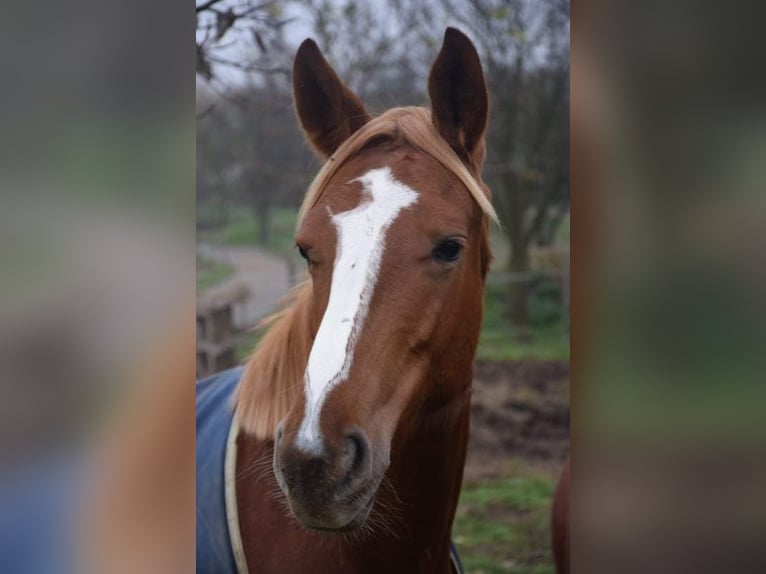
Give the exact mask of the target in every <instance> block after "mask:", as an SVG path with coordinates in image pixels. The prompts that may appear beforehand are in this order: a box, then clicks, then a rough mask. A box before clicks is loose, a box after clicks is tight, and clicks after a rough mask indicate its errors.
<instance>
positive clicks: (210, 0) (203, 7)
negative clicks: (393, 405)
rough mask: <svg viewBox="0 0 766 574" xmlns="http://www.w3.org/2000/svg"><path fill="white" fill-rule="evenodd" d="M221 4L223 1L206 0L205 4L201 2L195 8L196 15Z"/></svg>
mask: <svg viewBox="0 0 766 574" xmlns="http://www.w3.org/2000/svg"><path fill="white" fill-rule="evenodd" d="M221 2H223V0H207V2H203V3H202V4H200V5H199V6H197V14H199V13H200V12H204V11H205V10H210V8H212V7H213V6H215V5H216V4H220V3H221Z"/></svg>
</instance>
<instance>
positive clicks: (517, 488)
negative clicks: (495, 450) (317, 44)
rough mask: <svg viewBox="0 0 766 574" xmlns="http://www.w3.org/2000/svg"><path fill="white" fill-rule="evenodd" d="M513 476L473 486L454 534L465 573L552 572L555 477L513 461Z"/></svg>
mask: <svg viewBox="0 0 766 574" xmlns="http://www.w3.org/2000/svg"><path fill="white" fill-rule="evenodd" d="M515 466H516V470H515V471H514V473H513V474H514V476H512V477H508V478H503V479H499V480H496V481H492V482H488V483H478V484H469V485H465V486H464V487H463V491H462V493H461V496H460V503H459V505H458V510H457V514H456V516H455V522H454V525H453V529H452V537H453V540H454V542H455V544H456V546H457V548H458V552H459V553H460V557H461V560H462V561H463V565H464V566H465V570H466V572H467V574H479V573H483V574H500V573H504V574H506V573H511V574H553V572H554V569H553V565H552V562H551V557H550V539H549V537H550V534H549V524H550V504H551V499H552V497H553V491H554V487H555V481H554V478H553V477H552V476H549V475H547V474H543V473H542V472H539V471H532V470H530V469H525V468H522V467H520V466H519V465H515Z"/></svg>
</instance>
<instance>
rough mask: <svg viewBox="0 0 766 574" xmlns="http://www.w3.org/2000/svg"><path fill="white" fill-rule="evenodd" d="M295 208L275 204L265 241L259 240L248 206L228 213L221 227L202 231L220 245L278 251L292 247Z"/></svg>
mask: <svg viewBox="0 0 766 574" xmlns="http://www.w3.org/2000/svg"><path fill="white" fill-rule="evenodd" d="M297 217H298V211H297V210H296V209H292V208H284V207H278V208H274V210H273V214H272V218H273V219H272V235H271V242H270V243H269V244H268V245H261V244H260V223H259V221H258V218H257V217H255V214H254V213H253V212H252V210H250V209H246V208H241V209H238V210H236V211H234V212H233V213H231V214H230V215H229V218H228V221H227V222H226V223H225V224H224V225H222V226H221V227H219V228H217V229H214V230H208V231H205V232H204V233H202V234H201V235H202V236H203V238H204V239H206V240H207V241H210V242H212V243H218V244H223V245H255V246H259V247H263V248H264V249H267V250H269V251H271V252H273V253H277V254H280V255H283V254H287V253H291V252H293V251H294V244H295V222H296V220H297Z"/></svg>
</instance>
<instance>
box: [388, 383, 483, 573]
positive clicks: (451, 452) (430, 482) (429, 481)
mask: <svg viewBox="0 0 766 574" xmlns="http://www.w3.org/2000/svg"><path fill="white" fill-rule="evenodd" d="M465 389H466V390H465V392H461V393H460V395H459V396H455V397H453V398H452V399H450V400H449V401H447V402H443V403H440V404H439V405H438V406H435V407H434V408H433V410H428V409H427V410H426V412H421V413H419V414H416V415H414V416H415V417H417V418H418V423H419V424H418V425H417V427H416V428H415V430H414V432H413V433H412V434H411V435H409V437H408V439H407V440H406V441H403V442H402V444H401V446H399V447H398V448H397V449H396V450H395V452H393V453H392V460H391V466H390V467H389V470H388V473H387V475H386V476H387V481H388V483H389V488H390V489H391V490H394V491H395V492H396V495H397V496H398V499H399V500H397V501H396V502H394V506H398V508H399V512H400V513H401V519H400V520H401V523H402V524H401V528H402V530H403V532H402V535H401V536H400V538H399V539H398V540H399V543H401V539H406V540H412V541H413V542H414V548H415V551H416V552H418V553H419V560H430V561H432V562H433V565H432V566H433V567H432V568H428V567H426V566H425V565H424V566H423V571H425V572H430V571H436V572H439V571H442V570H441V569H440V568H439V567H438V564H440V563H441V562H443V561H444V560H446V561H447V564H446V565H445V567H446V570H444V571H449V566H448V562H449V560H448V557H449V545H450V537H451V530H452V521H453V519H454V516H455V510H456V508H457V502H458V498H459V496H460V487H461V485H462V480H463V467H464V465H465V457H466V450H467V445H468V434H469V425H470V392H469V391H470V379H469V380H468V381H466V386H465ZM382 496H383V497H388V496H390V495H389V493H388V492H386V491H385V490H384V491H383V492H382ZM386 502H387V501H386V500H385V498H384V500H383V504H385V503H386ZM394 525H395V526H394V527H395V528H396V522H394ZM382 551H383V550H382ZM403 567H404V569H407V568H408V567H409V568H412V564H411V563H409V564H404V565H403Z"/></svg>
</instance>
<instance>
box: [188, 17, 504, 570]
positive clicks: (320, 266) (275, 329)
mask: <svg viewBox="0 0 766 574" xmlns="http://www.w3.org/2000/svg"><path fill="white" fill-rule="evenodd" d="M293 94H294V100H295V107H296V112H297V117H298V120H299V123H300V125H301V127H302V129H303V131H304V134H305V137H306V139H307V140H308V142H309V144H310V145H311V147H312V148H313V149H314V150H315V152H316V153H317V155H318V156H319V157H320V158H321V159H322V160H324V164H323V166H322V167H321V169H320V171H319V173H318V175H317V176H316V178H315V179H314V180H313V182H312V183H311V185H310V187H309V188H308V190H307V193H306V195H305V198H304V201H303V204H302V206H301V209H300V212H299V216H298V224H297V235H296V247H297V249H298V251H299V252H300V254H301V256H302V257H303V258H304V259H305V261H306V266H307V269H308V279H307V280H306V282H304V283H302V284H300V285H298V286H297V287H296V288H295V289H294V291H293V293H292V294H291V296H290V298H289V301H288V302H287V303H286V304H285V306H284V307H283V309H282V310H281V311H279V312H278V313H277V314H276V315H275V316H273V317H271V318H270V319H269V320H267V326H268V330H267V331H266V333H265V335H264V336H263V338H262V339H261V341H260V343H259V344H258V346H257V347H256V349H255V351H254V352H253V354H252V355H251V356H250V357H249V359H248V360H247V362H246V364H245V365H244V366H243V367H240V368H238V369H235V370H233V371H229V372H227V373H224V374H223V375H219V376H215V377H213V378H212V379H209V380H207V381H202V382H201V383H198V389H197V394H198V423H197V425H198V428H197V431H198V435H197V436H198V439H197V467H198V477H197V530H198V533H197V536H198V539H197V548H198V554H197V568H198V571H200V572H225V571H237V572H240V573H242V572H259V573H283V572H285V573H300V574H322V573H329V572H333V573H364V574H375V573H378V572H380V573H383V572H418V573H429V574H446V573H449V572H453V571H460V566H459V559H457V558H456V556H455V553H454V551H453V549H452V545H451V541H450V535H451V528H452V522H453V519H454V516H455V511H456V507H457V502H458V496H459V494H460V487H461V482H462V476H463V467H464V463H465V457H466V449H467V443H468V433H469V417H470V397H471V384H472V373H473V360H474V355H475V351H476V346H477V343H478V338H479V330H480V326H481V321H482V312H483V293H484V287H485V279H486V275H487V271H488V268H489V265H490V262H491V258H492V256H491V252H490V245H489V237H488V235H489V225H490V223H491V222H492V221H497V217H496V215H495V212H494V210H493V208H492V204H491V197H490V192H489V189H488V187H487V186H486V185H485V184H484V182H483V181H482V177H481V172H482V165H483V162H484V158H485V130H486V127H487V116H488V95H487V89H486V85H485V81H484V75H483V71H482V66H481V62H480V59H479V56H478V54H477V51H476V49H475V47H474V45H473V44H472V43H471V41H470V40H469V39H468V37H467V36H465V35H464V34H463V33H462V32H460V31H459V30H456V29H454V28H448V29H447V30H446V32H445V34H444V39H443V43H442V46H441V49H440V51H439V54H438V56H437V57H436V60H435V61H434V63H433V65H432V68H431V71H430V75H429V78H428V95H429V99H430V109H428V108H424V107H398V108H392V109H389V110H388V111H386V112H384V113H382V114H380V115H378V116H376V117H372V116H371V115H370V114H369V113H368V112H367V111H366V109H365V107H364V105H363V104H362V102H361V100H360V99H359V98H358V97H357V96H356V95H355V94H354V93H353V92H352V91H351V90H350V89H349V88H348V87H347V86H345V85H344V84H343V82H342V81H341V80H340V78H339V77H338V75H337V74H336V72H335V71H334V70H333V68H332V67H331V66H330V64H329V63H328V62H327V60H326V59H325V57H324V56H323V55H322V53H321V51H320V49H319V47H318V46H317V44H316V43H315V42H314V41H313V40H311V39H307V40H305V41H304V42H303V43H302V44H301V45H300V47H299V49H298V51H297V53H296V56H295V60H294V65H293ZM203 396H208V397H214V398H213V399H212V402H211V404H212V403H216V402H217V403H220V404H223V403H227V404H228V401H233V405H234V406H233V408H232V410H231V413H230V414H227V415H218V414H216V413H217V412H219V411H214V409H212V408H210V409H207V410H206V408H205V407H203V408H202V411H204V412H203V414H202V418H203V419H204V418H205V417H208V415H209V417H208V418H210V419H211V421H212V422H211V423H210V424H207V423H205V422H201V419H200V410H199V409H200V400H201V398H200V397H203ZM215 397H217V398H215ZM223 427H225V428H226V430H225V431H223V430H221V429H222V428H223ZM215 441H217V444H222V443H225V445H226V446H225V448H221V449H220V450H221V451H222V452H223V451H225V452H224V454H218V455H215V456H214V455H213V454H211V453H212V452H213V449H212V447H210V448H208V446H206V445H208V444H212V442H215ZM221 468H223V469H224V470H223V471H221ZM210 469H212V471H211V470H210ZM206 473H208V474H213V475H215V476H213V477H212V482H213V483H214V486H213V487H208V486H205V484H207V483H206V482H205V479H204V477H201V475H205V474H206ZM208 482H209V481H208ZM216 505H219V506H225V509H226V512H225V517H224V516H223V514H222V513H221V512H220V511H218V510H216V509H215V508H213V507H214V506H216ZM221 523H224V526H221V525H220V524H221ZM205 544H207V545H211V544H213V545H215V544H217V545H218V546H217V547H216V549H214V551H212V550H209V549H208V550H205V549H204V548H203V550H202V552H201V551H200V546H201V545H203V546H204V545H205ZM229 555H230V556H229Z"/></svg>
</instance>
